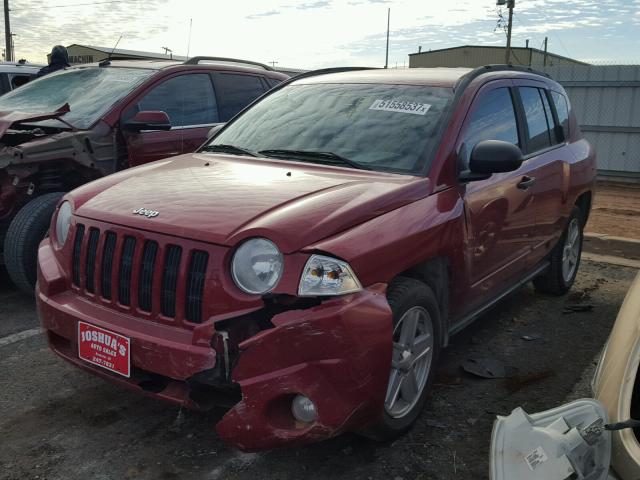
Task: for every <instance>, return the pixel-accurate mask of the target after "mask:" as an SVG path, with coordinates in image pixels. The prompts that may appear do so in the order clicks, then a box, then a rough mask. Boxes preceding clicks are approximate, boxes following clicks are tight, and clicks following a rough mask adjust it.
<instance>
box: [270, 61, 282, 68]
mask: <svg viewBox="0 0 640 480" xmlns="http://www.w3.org/2000/svg"><path fill="white" fill-rule="evenodd" d="M269 63H270V64H271V66H272V67H273V68H276V63H280V62H276V61H275V60H272V61H270V62H269Z"/></svg>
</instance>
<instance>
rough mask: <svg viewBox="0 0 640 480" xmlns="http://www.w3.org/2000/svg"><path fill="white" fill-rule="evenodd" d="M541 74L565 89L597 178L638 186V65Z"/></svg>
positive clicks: (568, 68)
mask: <svg viewBox="0 0 640 480" xmlns="http://www.w3.org/2000/svg"><path fill="white" fill-rule="evenodd" d="M543 70H544V71H545V72H547V73H548V74H549V75H550V76H551V77H552V78H553V79H555V80H556V81H558V83H560V84H561V85H562V86H563V87H564V88H565V90H566V91H567V94H568V95H569V99H570V100H571V104H572V106H573V109H574V111H575V112H576V116H577V118H578V123H579V124H580V128H581V130H582V132H583V133H584V136H585V137H586V138H587V140H589V141H590V142H591V143H592V144H593V146H594V147H595V149H596V154H597V157H598V173H599V176H600V178H606V179H612V180H617V181H620V180H622V181H627V182H634V183H640V115H638V112H640V66H639V65H607V66H555V67H547V68H545V69H543Z"/></svg>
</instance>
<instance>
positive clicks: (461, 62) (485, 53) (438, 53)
mask: <svg viewBox="0 0 640 480" xmlns="http://www.w3.org/2000/svg"><path fill="white" fill-rule="evenodd" d="M502 63H505V47H492V46H480V45H464V46H461V47H452V48H442V49H439V50H430V51H428V52H417V53H410V54H409V68H419V67H469V68H475V67H480V66H482V65H489V64H502ZM511 63H512V64H514V65H527V66H533V67H542V66H545V65H546V66H549V67H551V66H557V65H587V64H586V63H584V62H581V61H579V60H574V59H573V58H568V57H563V56H562V55H557V54H555V53H550V52H546V53H545V52H544V51H542V50H538V49H537V48H524V47H511Z"/></svg>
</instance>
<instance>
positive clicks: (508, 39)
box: [505, 0, 516, 65]
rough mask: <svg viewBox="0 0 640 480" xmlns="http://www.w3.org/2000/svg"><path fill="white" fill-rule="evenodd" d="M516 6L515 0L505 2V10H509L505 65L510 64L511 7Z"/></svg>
mask: <svg viewBox="0 0 640 480" xmlns="http://www.w3.org/2000/svg"><path fill="white" fill-rule="evenodd" d="M515 6H516V0H507V8H508V9H509V25H508V26H507V51H506V52H505V63H506V64H507V65H509V64H510V63H511V26H512V24H513V7H515Z"/></svg>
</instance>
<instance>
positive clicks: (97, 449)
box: [0, 262, 635, 480]
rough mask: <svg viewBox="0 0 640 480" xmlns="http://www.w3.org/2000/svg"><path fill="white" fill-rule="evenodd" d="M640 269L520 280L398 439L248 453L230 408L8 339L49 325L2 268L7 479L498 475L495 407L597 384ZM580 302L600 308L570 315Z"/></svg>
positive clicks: (0, 426)
mask: <svg viewBox="0 0 640 480" xmlns="http://www.w3.org/2000/svg"><path fill="white" fill-rule="evenodd" d="M634 276H635V271H634V270H633V269H630V268H623V267H616V266H612V265H608V264H598V263H591V262H583V265H582V266H581V269H580V273H579V276H578V280H577V283H576V285H575V287H574V288H573V290H572V292H571V293H570V294H568V295H567V296H565V297H561V298H555V297H547V296H540V295H537V294H535V293H534V292H533V289H532V287H531V286H526V287H523V288H522V289H520V290H518V291H517V292H516V293H514V294H513V295H511V296H510V297H509V298H508V299H506V300H505V301H503V302H501V303H500V304H499V305H498V306H497V307H495V308H494V309H493V310H491V311H490V312H489V313H487V314H486V315H485V316H483V317H482V318H480V319H479V320H478V321H477V322H475V323H474V324H473V325H472V326H471V327H469V328H467V329H466V330H465V331H464V332H462V333H460V334H459V335H457V336H456V337H454V338H453V341H452V345H451V346H450V347H449V348H448V349H447V350H445V351H444V353H443V355H442V357H441V358H440V368H439V371H438V375H437V380H436V384H435V386H434V388H433V390H432V393H431V396H430V398H429V400H428V402H427V405H426V407H425V410H424V413H423V414H422V416H421V417H420V418H419V420H418V422H417V424H416V425H415V427H414V428H413V429H412V430H411V431H410V433H409V434H408V435H406V436H404V437H402V438H400V439H399V440H396V441H395V442H394V443H391V444H378V443H374V442H371V441H368V440H365V439H363V438H360V437H358V436H356V435H352V434H349V435H343V436H341V437H338V438H335V439H332V440H329V441H326V442H323V443H320V444H316V445H311V446H307V447H304V448H296V449H286V450H278V451H272V452H264V453H259V454H243V453H239V452H237V451H235V450H233V449H232V448H230V447H227V446H226V445H225V444H223V443H222V442H221V441H220V440H219V439H218V438H217V437H216V435H215V433H214V430H213V425H214V424H215V421H216V419H217V418H219V415H220V413H219V412H213V413H208V414H202V413H194V412H186V411H180V410H179V409H178V408H176V407H172V406H168V405H165V404H163V403H161V402H159V401H155V400H152V399H148V398H144V397H141V396H138V395H135V394H133V393H131V392H127V391H123V390H120V389H119V388H117V387H116V386H113V385H110V384H108V383H106V382H103V381H101V380H99V379H96V378H94V377H92V376H90V375H88V374H86V373H84V372H81V371H78V370H77V369H74V368H72V367H71V366H69V365H67V364H66V363H64V362H63V361H62V360H60V359H58V358H57V357H55V356H54V355H53V354H52V353H50V352H49V351H48V349H47V347H46V345H45V343H44V338H43V335H42V334H37V332H31V334H32V336H29V337H27V338H23V339H21V340H18V341H15V342H12V343H7V342H8V340H6V339H7V338H16V337H8V336H9V335H11V334H15V333H16V332H22V331H29V330H32V329H35V328H37V327H38V321H37V317H36V313H35V307H34V303H33V301H32V299H30V298H28V297H26V296H24V295H21V294H19V293H18V292H17V291H15V290H13V289H12V288H11V287H10V286H9V282H8V280H7V278H6V276H4V274H3V273H0V392H1V394H0V411H1V412H2V416H1V417H0V438H1V439H2V448H0V478H1V479H12V480H13V479H15V480H18V479H20V480H23V479H83V480H84V479H99V480H102V479H104V480H107V479H118V480H119V479H137V478H140V479H166V480H170V479H178V478H180V479H251V480H255V479H257V478H260V479H289V478H291V479H294V478H295V479H298V478H306V479H323V478H331V479H332V480H340V479H349V480H352V479H393V480H398V479H401V480H409V479H474V480H477V479H483V478H487V477H488V452H489V442H490V437H491V427H492V424H493V419H494V417H495V415H496V414H506V413H509V412H510V411H511V410H512V409H513V408H515V407H517V406H519V405H522V406H523V407H524V408H525V410H527V411H529V412H534V411H540V410H544V409H547V408H551V407H554V406H557V405H559V404H561V403H563V402H565V401H567V400H570V399H574V398H578V397H581V396H588V395H589V394H590V392H589V388H588V380H589V378H590V375H591V372H592V369H593V364H594V358H595V357H596V356H597V354H598V352H599V351H600V349H601V348H602V346H603V344H604V342H605V341H606V338H607V336H608V333H609V330H610V328H611V326H612V324H613V322H614V320H615V316H616V313H617V311H618V308H619V306H620V304H621V302H622V299H623V298H624V294H625V293H626V290H627V288H628V287H629V285H630V283H631V281H632V280H633V278H634ZM576 304H581V305H593V310H592V311H591V312H585V313H573V314H569V315H566V314H563V313H562V312H563V309H564V307H566V306H567V305H576ZM33 333H36V334H33ZM523 337H527V339H524V338H523ZM3 339H5V341H4V342H3ZM469 357H476V358H477V357H493V358H496V359H498V360H500V361H502V362H504V363H505V364H506V365H509V366H511V367H514V368H517V369H518V370H517V375H516V376H515V377H514V378H512V379H510V380H504V379H503V380H485V379H479V378H475V377H473V376H471V375H469V374H467V373H464V372H463V371H462V369H461V367H460V365H461V364H462V363H463V362H464V361H465V359H467V358H469Z"/></svg>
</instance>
